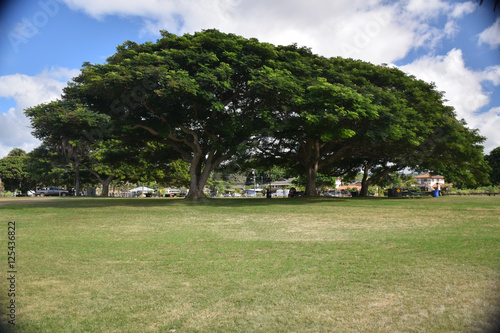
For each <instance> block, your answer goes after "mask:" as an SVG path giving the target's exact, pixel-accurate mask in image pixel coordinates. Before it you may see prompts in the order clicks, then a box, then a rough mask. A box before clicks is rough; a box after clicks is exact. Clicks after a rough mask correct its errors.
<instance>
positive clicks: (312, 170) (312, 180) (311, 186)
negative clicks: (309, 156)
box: [306, 163, 318, 196]
mask: <svg viewBox="0 0 500 333" xmlns="http://www.w3.org/2000/svg"><path fill="white" fill-rule="evenodd" d="M317 174H318V163H314V164H313V165H309V166H308V167H307V175H306V195H308V196H315V195H317V192H316V176H317Z"/></svg>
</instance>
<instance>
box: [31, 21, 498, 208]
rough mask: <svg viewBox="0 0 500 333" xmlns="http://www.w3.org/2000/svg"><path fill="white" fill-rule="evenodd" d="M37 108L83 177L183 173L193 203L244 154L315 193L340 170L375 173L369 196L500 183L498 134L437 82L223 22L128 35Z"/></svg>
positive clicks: (35, 114) (40, 133) (50, 138)
mask: <svg viewBox="0 0 500 333" xmlns="http://www.w3.org/2000/svg"><path fill="white" fill-rule="evenodd" d="M26 114H27V116H28V117H30V118H31V121H32V126H33V128H34V132H33V133H34V135H35V136H37V137H38V138H41V139H43V140H44V142H45V143H46V144H47V145H49V146H51V147H53V148H57V149H58V150H59V151H61V152H63V153H64V155H65V156H67V157H68V158H69V159H70V160H71V161H72V164H73V165H72V168H73V169H74V171H75V178H77V177H78V173H79V169H80V168H83V169H85V170H87V171H88V172H90V173H92V174H93V175H94V176H95V177H96V178H97V179H99V181H100V182H101V183H103V184H104V183H109V181H110V179H113V178H117V179H130V180H133V181H139V180H140V181H153V180H154V181H158V182H160V183H167V182H168V183H175V182H176V180H178V184H179V185H180V184H183V185H189V187H190V191H189V197H190V198H193V199H196V198H202V197H204V194H203V189H204V187H205V184H207V182H208V183H210V182H211V175H212V172H213V171H214V170H219V169H220V170H221V172H222V170H223V169H228V168H229V169H230V168H233V166H234V162H235V161H238V162H241V161H242V160H244V161H249V163H244V164H243V163H241V165H240V166H239V168H233V169H234V170H233V171H235V170H236V169H239V170H238V172H240V173H244V172H246V171H247V170H248V168H247V167H248V166H250V165H252V166H250V168H252V169H255V168H258V172H259V174H264V175H268V174H273V175H274V176H272V177H275V176H277V173H275V172H273V171H270V170H269V169H270V168H272V167H273V166H275V165H276V166H278V167H280V168H281V169H283V170H293V172H292V174H294V175H295V174H300V175H302V176H303V177H304V182H303V183H304V185H305V187H306V194H308V195H316V194H317V193H316V188H317V186H318V185H320V186H326V184H328V182H329V181H328V180H327V179H324V177H333V176H339V175H345V176H347V177H351V176H353V175H355V174H358V173H361V174H362V183H363V190H362V191H361V195H366V194H367V191H368V188H369V186H371V185H373V184H378V183H383V182H384V181H387V177H390V176H389V175H390V174H392V173H394V172H398V171H401V170H404V169H410V170H415V171H426V172H432V173H434V174H441V175H443V176H445V177H446V178H447V180H448V181H449V182H453V183H455V184H460V185H461V186H479V185H480V184H487V182H488V179H487V176H488V172H490V169H489V167H488V164H487V163H486V162H485V160H484V156H483V150H482V149H483V147H482V145H481V144H482V142H483V141H484V138H483V137H481V136H480V135H479V134H478V132H477V130H473V129H469V128H467V126H466V123H465V122H464V121H461V120H458V119H456V113H455V111H454V109H453V108H452V107H450V106H446V105H445V104H444V100H443V94H442V93H441V92H439V91H437V90H436V87H435V86H434V84H428V83H426V82H424V81H422V80H418V79H416V78H415V77H413V76H409V75H407V74H405V73H404V72H402V71H400V70H399V69H397V68H390V67H387V66H375V65H373V64H369V63H366V62H363V61H359V60H353V59H342V58H325V57H321V56H318V55H315V54H313V53H312V52H311V50H310V49H307V48H299V47H297V45H289V46H274V45H271V44H267V43H261V42H259V41H258V40H256V39H246V38H243V37H241V36H237V35H234V34H225V33H222V32H220V31H217V30H205V31H202V32H198V33H195V34H185V35H183V36H177V35H174V34H171V33H168V32H166V31H163V32H162V38H161V39H159V40H158V41H157V42H154V43H153V42H146V43H143V44H138V43H135V42H131V41H127V42H125V43H124V44H123V45H120V46H119V47H118V48H117V50H116V53H115V54H114V55H112V56H111V57H109V58H108V59H107V61H106V62H105V63H104V64H90V63H85V64H84V65H83V68H82V70H81V73H80V75H79V76H78V77H76V78H75V79H74V81H73V82H72V83H70V85H69V87H68V88H66V89H65V93H64V96H63V100H61V101H56V102H51V103H47V104H42V105H40V106H36V107H33V108H29V109H27V110H26ZM127 156H129V157H127ZM130 156H132V157H130ZM181 160H182V161H183V163H187V164H182V163H181V162H180V161H181ZM489 163H490V165H491V163H493V162H489ZM232 173H233V174H234V173H236V172H232ZM286 173H288V174H290V172H286ZM320 173H322V174H323V175H324V176H323V175H321V174H320ZM224 177H225V178H227V177H226V176H224ZM258 177H259V176H258ZM261 178H263V177H262V176H261Z"/></svg>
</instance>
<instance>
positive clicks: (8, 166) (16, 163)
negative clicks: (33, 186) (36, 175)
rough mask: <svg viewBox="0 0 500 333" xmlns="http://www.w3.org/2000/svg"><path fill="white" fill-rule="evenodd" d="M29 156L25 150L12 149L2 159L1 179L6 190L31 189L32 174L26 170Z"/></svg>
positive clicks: (0, 167) (0, 166)
mask: <svg viewBox="0 0 500 333" xmlns="http://www.w3.org/2000/svg"><path fill="white" fill-rule="evenodd" d="M27 160H28V156H27V154H26V152H24V150H22V149H19V148H14V149H12V150H11V151H10V152H9V153H8V154H7V156H6V157H4V158H2V159H0V179H1V180H2V184H3V185H2V186H3V189H4V190H7V191H14V190H21V191H23V192H26V191H27V190H28V189H29V185H30V183H29V177H30V174H29V173H28V172H27V171H26V163H27Z"/></svg>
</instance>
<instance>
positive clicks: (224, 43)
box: [66, 30, 276, 199]
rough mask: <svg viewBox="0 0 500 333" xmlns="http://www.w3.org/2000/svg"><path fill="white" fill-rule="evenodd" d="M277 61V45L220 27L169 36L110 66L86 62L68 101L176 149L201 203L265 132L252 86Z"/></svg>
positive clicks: (135, 48)
mask: <svg viewBox="0 0 500 333" xmlns="http://www.w3.org/2000/svg"><path fill="white" fill-rule="evenodd" d="M275 57H276V51H275V49H274V47H273V46H272V45H269V44H265V43H260V42H258V41H257V40H256V39H245V38H242V37H239V36H236V35H232V34H224V33H221V32H219V31H216V30H207V31H204V32H200V33H196V34H193V35H189V34H186V35H183V36H176V35H173V34H170V33H168V32H162V38H161V39H159V40H158V41H157V42H156V43H151V42H148V43H144V44H137V43H134V42H126V43H125V44H123V45H121V46H119V47H118V49H117V52H116V53H115V54H114V55H113V56H111V57H110V58H108V60H107V62H106V63H105V64H89V63H86V64H84V67H83V69H82V71H81V74H80V75H79V76H78V77H77V78H75V79H74V83H73V84H71V86H70V87H69V88H68V89H66V98H69V99H78V100H81V101H83V102H84V103H85V105H86V106H87V107H88V108H90V109H91V110H93V111H95V112H99V113H102V114H106V115H109V116H111V117H112V121H113V124H114V125H113V130H117V128H120V130H121V131H122V132H123V133H125V134H126V135H129V136H132V137H134V138H137V139H138V140H145V141H149V140H154V141H157V142H160V143H167V144H169V145H170V146H171V147H172V148H173V149H174V150H175V151H176V152H177V153H178V154H179V156H180V157H181V158H182V159H183V160H184V161H186V162H188V163H189V164H190V171H189V175H190V189H189V194H188V198H192V199H197V198H202V197H204V196H205V195H204V193H203V190H204V186H205V183H206V181H207V180H208V178H209V176H210V174H211V172H212V171H213V170H214V169H215V168H216V167H217V166H219V165H220V164H221V163H222V162H224V161H226V160H228V159H229V158H231V157H232V156H233V155H234V154H235V153H237V152H238V150H242V149H245V148H246V146H247V145H248V144H249V142H250V141H251V139H252V136H253V135H254V134H255V132H256V131H258V130H260V129H261V128H262V127H263V117H262V115H261V113H260V111H261V104H260V100H259V98H258V96H256V95H255V94H254V93H253V92H252V89H251V85H250V84H249V82H250V81H252V80H255V75H254V74H255V72H256V71H258V70H259V69H261V68H263V67H264V66H266V65H268V66H272V61H273V59H274V58H275Z"/></svg>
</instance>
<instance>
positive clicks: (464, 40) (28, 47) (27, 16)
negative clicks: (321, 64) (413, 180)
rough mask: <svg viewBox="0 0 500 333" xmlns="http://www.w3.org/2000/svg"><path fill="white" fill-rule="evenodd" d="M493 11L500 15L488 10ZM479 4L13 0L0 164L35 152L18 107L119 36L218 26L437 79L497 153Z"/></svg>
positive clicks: (437, 0) (3, 35)
mask: <svg viewBox="0 0 500 333" xmlns="http://www.w3.org/2000/svg"><path fill="white" fill-rule="evenodd" d="M497 12H500V8H497ZM496 14H498V13H495V12H494V11H493V3H492V2H490V1H488V0H486V1H485V2H484V3H483V5H482V6H479V4H478V2H477V1H476V0H469V1H447V0H404V1H388V0H336V1H332V0H307V1H304V0H302V1H299V0H272V1H270V0H140V1H137V0H39V1H38V0H15V1H7V2H6V3H5V1H4V4H3V5H1V6H0V158H1V157H3V156H5V155H6V154H7V153H8V152H9V151H10V150H11V149H12V148H15V147H18V148H22V149H24V150H26V151H31V150H32V149H33V148H35V147H36V146H38V145H39V142H38V141H37V140H36V139H34V138H33V137H32V136H31V134H30V132H31V130H30V128H29V121H28V120H27V119H26V117H25V116H24V113H23V112H24V109H25V108H27V107H30V106H34V105H37V104H40V103H44V102H48V101H50V100H53V99H57V98H58V97H59V96H60V94H61V90H62V88H63V87H64V86H65V85H66V83H67V82H68V81H69V80H71V78H72V77H74V76H76V75H77V74H78V71H79V69H80V68H81V65H82V63H83V62H85V61H88V62H91V63H103V62H105V60H106V58H107V57H109V56H110V55H112V54H113V53H114V51H115V48H116V46H118V45H119V44H121V43H123V42H124V41H126V40H132V41H136V42H139V43H141V42H145V41H156V39H158V38H159V37H160V35H159V30H168V31H169V32H172V33H176V34H183V33H193V32H196V31H200V30H202V29H209V28H217V29H219V30H221V31H224V32H232V33H236V34H238V35H242V36H244V37H248V38H250V37H256V38H258V39H259V40H260V41H263V42H270V43H273V44H281V45H284V44H292V43H297V44H299V45H300V46H307V47H310V48H312V50H313V52H315V53H317V54H320V55H323V56H327V57H333V56H342V57H350V58H355V59H362V60H365V61H369V62H372V63H374V64H382V63H386V64H389V65H393V66H397V67H398V68H400V69H401V70H403V71H405V72H407V73H409V74H412V75H415V76H416V77H417V78H420V79H423V80H425V81H427V82H435V83H436V85H437V87H438V89H439V90H440V91H444V92H445V97H446V99H447V103H448V104H449V105H452V106H453V107H455V110H456V112H457V114H458V117H459V118H463V119H465V120H466V121H467V123H468V125H469V127H471V128H477V129H479V130H480V133H481V134H482V135H483V136H485V137H486V138H487V141H486V142H485V151H486V152H489V151H491V150H492V149H493V148H495V147H498V146H500V18H499V17H500V16H498V15H496Z"/></svg>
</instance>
